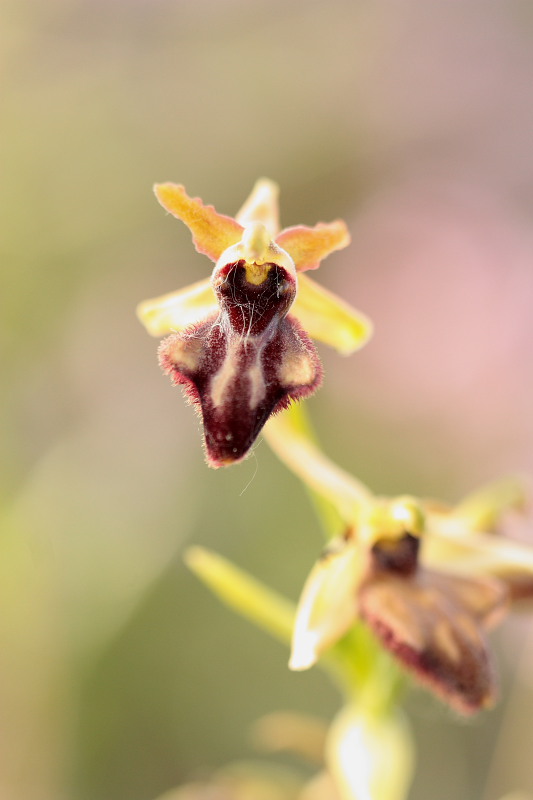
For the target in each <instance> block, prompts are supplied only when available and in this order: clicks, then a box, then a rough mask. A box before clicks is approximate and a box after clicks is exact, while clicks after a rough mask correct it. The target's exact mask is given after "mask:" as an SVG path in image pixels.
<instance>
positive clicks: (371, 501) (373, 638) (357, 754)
mask: <svg viewBox="0 0 533 800" xmlns="http://www.w3.org/2000/svg"><path fill="white" fill-rule="evenodd" d="M155 192H156V196H157V198H158V200H159V202H160V203H161V204H162V205H163V207H164V208H165V209H166V210H167V211H169V212H170V213H171V214H172V215H173V216H175V217H177V218H178V219H180V220H182V221H183V222H184V223H185V224H186V225H187V227H188V228H189V229H190V231H191V233H192V236H193V242H194V244H195V246H196V249H197V250H198V251H199V252H200V253H203V254H205V255H207V256H208V257H209V258H210V259H211V260H212V261H214V262H215V267H214V269H213V272H212V275H211V278H210V279H205V280H202V281H200V282H198V283H195V284H194V285H193V286H190V287H188V288H186V289H182V290H179V291H176V292H172V293H171V294H168V295H164V296H163V297H159V298H156V299H153V300H147V301H145V302H143V303H141V304H140V305H139V307H138V315H139V317H140V319H141V321H142V322H143V324H144V325H145V327H146V328H147V330H148V331H149V333H151V334H152V335H154V336H165V337H166V338H165V339H163V341H162V343H161V345H160V348H159V360H160V364H161V366H162V368H163V371H164V372H165V373H167V374H169V375H170V376H171V378H172V381H173V382H174V383H175V384H180V385H182V386H183V387H184V388H185V392H186V396H187V397H188V398H189V400H190V401H192V402H193V404H195V406H196V407H197V408H198V410H199V411H200V414H201V416H202V420H203V426H204V438H205V450H206V456H207V462H208V464H209V465H210V466H213V467H220V466H227V465H230V464H233V463H235V462H238V461H240V460H242V459H243V458H245V457H246V455H247V454H248V453H249V452H250V449H251V448H252V446H253V443H254V441H255V440H256V438H257V436H258V435H259V433H260V431H261V430H262V429H263V427H264V436H265V439H266V440H267V442H268V443H269V445H270V446H271V448H272V449H273V450H274V452H275V453H276V454H277V455H278V456H279V457H280V459H281V460H282V461H283V462H284V463H285V465H286V466H287V467H288V468H289V469H291V470H292V471H293V472H294V473H295V474H296V475H297V476H298V477H299V478H300V479H301V480H302V481H303V482H304V483H305V484H306V486H307V487H308V489H310V491H311V493H312V494H313V495H315V496H316V497H317V498H319V505H320V504H322V507H323V504H324V503H325V504H326V505H329V507H330V511H332V513H333V517H334V518H335V519H336V520H337V523H338V524H337V526H336V530H335V532H334V533H333V535H331V536H330V540H329V542H328V544H327V546H326V548H325V550H324V551H323V552H322V554H321V555H320V557H319V559H318V561H317V562H316V564H315V566H314V567H313V568H312V570H311V573H310V575H309V577H308V579H307V581H306V583H305V586H304V588H303V591H302V594H301V597H300V600H299V603H298V605H297V607H296V608H294V607H293V606H292V604H291V603H290V602H289V601H288V600H285V599H284V598H282V597H279V595H277V594H276V593H275V592H273V591H272V590H270V589H268V588H267V587H264V586H262V585H261V584H259V583H258V582H257V581H256V580H255V579H254V578H252V577H251V576H248V575H246V574H245V573H244V572H242V571H241V570H239V569H238V568H237V567H235V566H234V565H232V564H231V563H230V562H227V561H225V560H224V559H223V558H221V557H220V556H217V555H215V554H214V553H210V552H209V551H206V550H204V549H202V548H192V549H190V550H189V551H188V553H187V555H186V560H187V563H188V565H189V567H190V568H191V569H192V570H193V571H194V572H195V573H196V574H197V575H198V576H199V577H200V578H201V579H202V580H203V581H204V582H205V583H206V584H207V585H208V586H210V587H211V588H212V590H213V591H214V592H215V593H216V594H217V595H218V596H219V597H220V598H221V599H222V600H223V601H225V602H226V603H228V604H229V605H230V606H232V607H233V608H235V609H236V610H237V611H239V612H240V613H242V614H243V615H245V616H246V617H248V618H250V619H252V620H253V621H254V622H256V623H257V624H258V625H260V626H262V627H264V628H266V629H267V630H269V631H270V632H271V633H273V634H274V635H275V636H277V637H278V638H281V639H282V640H283V641H285V642H287V644H290V646H291V656H290V661H289V666H290V667H291V669H293V670H303V669H308V668H309V667H311V666H313V665H314V664H316V663H318V664H319V665H320V666H323V667H324V668H325V669H326V670H327V671H328V672H329V674H330V675H331V676H332V678H333V679H334V680H336V681H337V683H338V685H339V688H340V689H341V691H342V692H343V693H344V695H345V700H346V702H345V707H344V709H343V710H342V711H341V713H340V714H339V716H338V717H337V718H336V720H335V721H334V722H333V724H332V726H331V728H330V730H329V732H328V734H327V736H326V735H325V738H324V754H323V755H324V770H323V772H321V773H320V774H319V775H318V776H317V778H316V779H315V780H314V781H313V782H312V784H309V786H307V785H305V786H304V787H303V788H299V789H297V790H296V789H291V790H290V791H289V793H288V794H287V795H286V794H285V789H284V790H283V791H282V792H281V793H280V794H279V795H278V794H276V795H275V796H276V797H278V796H279V797H280V798H281V797H283V798H285V797H287V798H288V797H290V798H294V800H315V799H316V800H404V798H405V797H406V795H407V792H408V789H409V785H410V781H411V775H412V763H413V747H412V742H411V737H410V732H409V726H408V724H407V722H406V720H405V718H404V717H403V715H402V713H401V709H400V706H399V703H400V697H401V691H400V690H401V688H402V687H403V685H404V684H405V676H411V677H412V678H414V679H415V682H417V683H419V684H420V685H421V686H423V687H425V688H426V689H429V690H430V691H432V692H433V693H434V694H435V695H436V696H437V697H438V698H439V699H440V700H443V701H444V702H446V703H447V704H448V705H449V706H450V707H451V708H452V709H454V710H455V711H456V712H459V713H460V714H463V715H471V714H473V713H475V712H478V711H480V710H481V709H483V708H488V707H490V706H491V705H492V704H493V703H494V701H495V698H496V695H497V680H496V669H495V665H494V659H493V657H492V654H491V650H490V647H489V644H488V639H487V634H488V632H489V630H490V629H491V628H492V627H494V626H495V625H496V624H498V623H499V622H500V621H501V620H502V619H503V618H504V617H505V615H506V614H507V613H508V612H509V610H510V609H511V608H512V607H513V606H514V605H516V604H519V603H521V602H523V601H524V600H527V599H530V598H531V597H532V596H533V550H532V549H531V548H529V547H527V546H525V545H523V544H519V543H518V542H515V541H514V540H511V539H510V538H507V537H506V536H504V535H502V531H504V528H505V519H506V515H507V514H508V513H509V512H510V511H513V512H516V511H517V510H523V507H524V501H525V491H524V486H523V482H522V481H520V480H517V479H508V480H504V481H500V482H498V483H495V484H493V485H491V486H489V487H486V488H484V489H482V490H480V491H479V492H477V493H475V494H473V495H471V496H469V497H468V498H466V499H465V500H463V501H462V502H461V503H459V504H458V505H456V506H454V507H448V506H447V505H446V504H444V503H442V502H440V501H435V500H426V499H423V498H416V497H413V496H410V495H402V496H399V497H395V498H387V497H381V496H378V495H375V494H374V493H373V492H372V491H371V490H370V489H369V488H368V487H366V486H365V485H364V484H362V483H361V482H360V481H358V480H357V479H356V478H355V477H353V476H352V475H350V474H349V473H347V472H346V471H345V470H343V469H341V468H340V467H338V466H337V465H335V464H334V463H333V462H332V461H331V460H330V459H328V458H327V457H326V456H325V455H324V454H323V452H322V451H321V449H320V448H319V447H318V445H317V444H316V441H315V438H314V435H313V433H312V431H311V428H310V426H309V423H308V422H307V420H306V417H305V414H304V412H303V410H302V406H301V404H296V405H295V404H294V403H293V401H298V400H302V399H304V398H306V397H308V396H309V395H310V394H311V393H312V392H313V391H315V389H317V388H318V386H319V385H320V382H321V379H322V368H321V364H320V360H319V357H318V354H317V352H316V349H315V346H314V344H313V343H312V341H311V338H310V337H312V338H314V339H318V340H319V341H322V342H325V343H327V344H329V345H332V346H333V347H335V348H336V349H337V351H338V352H340V353H341V354H343V355H347V354H349V353H352V352H354V351H355V350H357V349H358V348H359V347H361V346H362V345H363V344H365V343H366V342H367V341H368V339H369V337H370V335H371V332H372V326H371V323H370V322H369V320H368V319H367V318H366V317H365V316H364V315H363V314H361V313H360V312H358V311H355V309H353V308H352V307H351V306H349V305H348V304H346V303H345V302H344V301H343V300H341V299H340V298H338V297H336V296H335V295H333V294H332V293H330V292H329V291H327V290H326V289H324V288H322V287H321V286H319V285H318V284H317V283H315V282H314V281H313V280H312V279H311V278H309V277H308V276H307V275H305V274H304V273H305V272H306V271H308V270H311V269H315V268H317V267H318V266H319V264H320V262H321V261H322V260H323V259H324V258H325V257H326V256H327V255H329V254H331V253H332V252H333V251H335V250H338V249H341V248H343V247H346V246H347V244H348V243H349V234H348V231H347V229H346V226H345V224H344V223H343V222H342V221H339V220H337V221H335V222H332V223H327V224H324V223H319V224H318V225H316V226H315V227H313V228H309V227H306V226H297V227H293V228H286V229H285V230H282V231H281V232H280V231H279V222H278V207H277V196H278V190H277V187H276V185H275V184H274V183H272V182H271V181H269V180H266V179H262V180H259V181H258V182H257V183H256V185H255V187H254V189H253V191H252V193H251V195H250V197H249V198H248V200H247V201H246V202H245V204H244V205H243V207H242V208H241V210H240V211H239V212H238V214H237V215H236V217H235V218H231V217H227V216H224V215H222V214H219V213H218V212H217V211H215V209H214V208H213V207H212V206H205V205H204V204H203V203H202V202H201V201H200V200H199V199H191V198H190V197H189V196H188V195H187V194H186V192H185V189H184V188H183V187H182V186H179V185H176V184H171V183H165V184H159V185H157V186H156V187H155ZM280 411H282V412H283V413H278V412H280ZM282 738H283V737H282ZM227 780H228V779H227V778H226V777H224V778H223V782H227ZM239 780H240V779H239ZM246 780H248V778H247V779H246ZM230 783H231V781H230ZM245 784H246V785H248V784H247V783H246V781H245ZM225 785H226V784H225ZM232 786H233V787H234V788H232V789H231V791H228V794H227V796H228V797H232V798H233V797H234V798H239V799H240V798H241V793H240V792H241V788H239V787H241V784H240V783H239V781H237V783H236V784H232ZM235 787H237V788H235ZM211 788H212V789H213V791H218V788H217V786H216V785H215V784H213V786H212V787H211ZM204 789H205V791H206V792H207V793H209V791H211V789H209V787H207V788H205V787H204V788H198V790H196V789H194V790H190V794H189V793H187V790H185V789H183V790H182V791H183V797H184V798H185V797H187V798H189V797H191V798H193V797H194V798H196V797H198V798H200V797H204ZM226 789H227V786H226ZM225 791H226V790H225ZM177 796H181V794H178V795H176V797H177ZM205 796H207V795H205ZM209 796H211V795H210V794H209ZM217 796H218V795H217ZM223 796H224V797H226V794H223ZM243 796H244V795H243ZM268 796H270V795H268ZM272 796H274V795H272Z"/></svg>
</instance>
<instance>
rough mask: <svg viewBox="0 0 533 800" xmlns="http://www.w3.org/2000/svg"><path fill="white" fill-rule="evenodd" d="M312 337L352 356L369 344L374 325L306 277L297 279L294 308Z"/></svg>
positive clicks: (292, 310) (294, 311) (295, 313)
mask: <svg viewBox="0 0 533 800" xmlns="http://www.w3.org/2000/svg"><path fill="white" fill-rule="evenodd" d="M291 314H293V315H294V316H295V317H296V318H297V319H298V320H299V321H300V322H301V324H302V326H303V327H304V328H305V330H306V331H307V333H308V334H309V336H311V337H312V338H313V339H318V341H320V342H324V343H325V344H329V345H331V347H334V348H335V349H336V350H337V351H338V352H339V353H341V354H342V355H345V356H347V355H350V353H353V352H355V351H356V350H358V349H359V348H360V347H362V346H363V345H364V344H366V343H367V342H368V340H369V339H370V337H371V336H372V323H371V322H370V320H369V319H368V317H365V316H364V314H361V312H360V311H356V310H355V308H352V307H351V306H350V305H348V303H345V302H344V300H341V299H340V297H337V295H335V294H333V293H332V292H329V291H328V290H327V289H324V287H323V286H320V285H319V284H318V283H315V281H313V280H311V278H309V277H308V276H307V275H299V277H298V294H297V296H296V300H295V302H294V305H293V306H292V308H291Z"/></svg>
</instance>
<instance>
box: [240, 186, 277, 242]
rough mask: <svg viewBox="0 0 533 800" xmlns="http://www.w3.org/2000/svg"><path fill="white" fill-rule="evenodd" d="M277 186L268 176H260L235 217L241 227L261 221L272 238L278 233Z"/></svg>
mask: <svg viewBox="0 0 533 800" xmlns="http://www.w3.org/2000/svg"><path fill="white" fill-rule="evenodd" d="M278 197H279V187H278V185H277V183H274V181H269V180H268V178H260V179H259V180H258V181H257V182H256V184H255V186H254V188H253V189H252V192H251V194H250V196H249V197H248V199H247V200H245V202H244V204H243V206H242V208H241V209H240V211H239V213H238V214H237V216H236V217H235V219H236V220H237V222H239V223H240V224H241V225H242V226H243V227H246V225H249V224H250V222H262V223H263V225H264V226H265V228H266V229H267V231H268V232H269V234H270V236H271V237H272V238H275V237H276V236H277V235H278V233H279V209H278Z"/></svg>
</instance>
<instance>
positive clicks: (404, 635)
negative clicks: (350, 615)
mask: <svg viewBox="0 0 533 800" xmlns="http://www.w3.org/2000/svg"><path fill="white" fill-rule="evenodd" d="M505 604H506V591H505V587H504V586H503V585H502V584H500V583H499V582H498V581H490V580H481V579H480V580H478V579H468V578H462V577H456V576H451V575H445V574H440V573H432V572H430V571H429V570H423V569H420V570H419V571H418V572H417V573H416V574H415V575H413V577H412V578H409V579H405V578H401V577H397V576H394V575H387V574H381V575H379V576H377V577H376V578H374V579H370V580H369V582H368V583H367V585H366V586H365V587H364V588H363V589H362V590H361V593H360V611H361V616H362V617H363V618H364V619H365V620H366V621H367V623H368V624H369V625H370V627H371V628H372V629H373V631H374V632H375V633H376V635H377V636H378V638H379V639H380V640H381V641H382V643H383V645H384V646H385V647H386V648H387V649H388V650H390V651H391V652H392V653H393V655H395V656H396V657H397V658H398V659H399V660H400V661H401V662H402V664H403V665H404V666H405V667H406V669H407V670H409V672H411V673H412V674H413V676H414V677H415V678H416V679H417V680H418V681H420V682H421V683H422V684H424V685H426V686H427V687H428V688H430V689H432V690H433V692H435V694H437V695H438V696H439V697H441V699H443V700H445V701H446V702H447V703H448V704H449V705H451V706H452V707H453V708H454V709H455V710H457V711H459V712H461V713H463V714H472V713H474V712H476V711H478V710H479V709H481V708H485V707H488V706H490V705H492V703H493V702H494V699H495V694H496V680H495V675H494V669H493V666H492V659H491V655H490V652H489V649H488V647H487V644H486V641H485V635H484V630H483V627H484V622H485V621H487V620H488V619H489V618H490V617H492V618H494V616H495V614H496V613H499V612H500V611H501V610H503V609H504V607H505Z"/></svg>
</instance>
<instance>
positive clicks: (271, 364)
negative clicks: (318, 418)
mask: <svg viewBox="0 0 533 800" xmlns="http://www.w3.org/2000/svg"><path fill="white" fill-rule="evenodd" d="M220 317H221V315H218V317H216V318H211V319H210V320H208V321H206V322H204V323H202V324H201V325H199V326H198V327H197V328H195V329H194V330H192V331H188V332H186V333H185V334H173V335H171V336H169V337H167V338H166V339H164V340H163V342H162V343H161V346H160V349H159V358H160V363H161V366H162V368H163V370H164V371H165V372H166V373H167V374H169V375H171V377H172V380H173V381H174V383H176V384H182V385H184V386H185V389H186V393H187V395H188V397H189V399H190V400H192V402H194V403H196V404H197V405H198V406H199V407H200V409H201V413H202V417H203V422H204V433H205V446H206V452H207V460H208V463H209V464H210V465H211V466H213V467H220V466H226V465H228V464H232V463H235V462H237V461H240V460H241V459H242V458H244V457H245V456H246V454H247V453H248V451H249V450H250V448H251V447H252V445H253V443H254V441H255V439H256V438H257V436H258V434H259V432H260V430H261V428H262V427H263V425H264V424H265V422H266V421H267V419H268V418H269V416H270V415H271V414H272V413H274V412H275V411H278V410H280V409H282V408H284V407H285V406H287V405H288V404H289V403H290V401H291V400H295V399H301V398H303V397H306V396H307V395H309V394H311V393H312V392H313V391H314V390H315V389H317V388H318V386H319V385H320V382H321V378H322V368H321V365H320V361H319V358H318V354H317V352H316V350H315V347H314V345H313V344H312V343H311V341H310V340H309V338H308V337H307V335H306V334H305V333H304V332H303V331H302V330H301V329H300V328H299V326H298V323H297V322H296V321H295V320H293V319H292V318H291V317H284V318H282V319H281V320H279V321H278V322H277V324H276V326H275V328H274V329H273V330H269V331H268V333H265V332H263V333H260V334H258V335H257V336H243V335H240V334H238V333H236V332H235V331H234V330H233V329H232V328H231V327H229V326H228V325H227V324H224V321H223V320H222V321H221V319H220Z"/></svg>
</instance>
